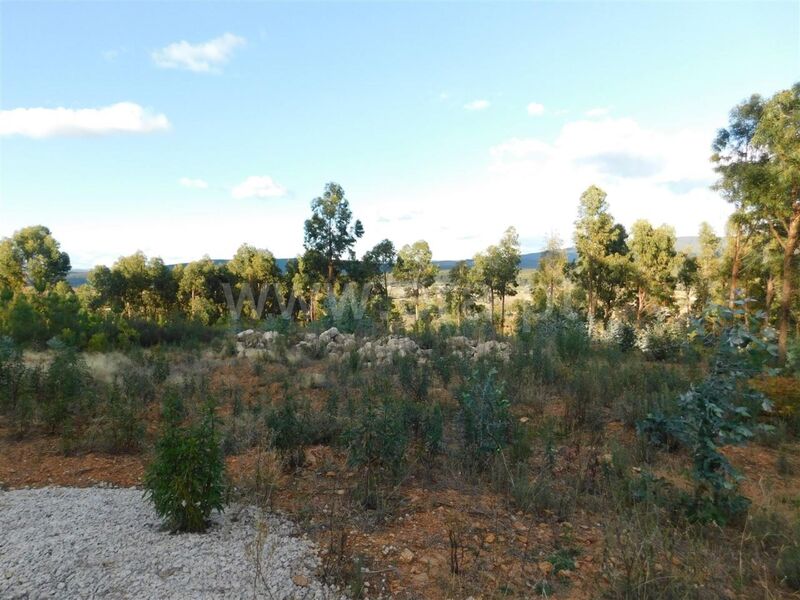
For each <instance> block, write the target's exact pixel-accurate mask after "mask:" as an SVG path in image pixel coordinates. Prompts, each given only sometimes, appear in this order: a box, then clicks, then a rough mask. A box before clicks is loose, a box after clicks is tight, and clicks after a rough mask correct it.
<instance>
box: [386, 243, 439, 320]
mask: <svg viewBox="0 0 800 600" xmlns="http://www.w3.org/2000/svg"><path fill="white" fill-rule="evenodd" d="M432 257H433V254H432V253H431V249H430V246H428V242H426V241H424V240H419V241H417V242H414V243H413V244H412V245H411V246H409V245H408V244H406V245H405V246H403V247H402V248H400V252H398V253H397V263H396V264H395V266H394V271H393V273H394V277H395V279H397V281H399V282H400V283H403V284H406V286H407V287H408V289H409V292H410V293H411V295H412V296H413V298H414V321H415V322H417V321H419V297H420V294H421V292H422V290H424V289H427V288H429V287H431V286H432V285H433V282H434V281H436V274H437V273H438V272H439V268H438V267H437V266H436V265H434V264H433V263H432V262H431V258H432Z"/></svg>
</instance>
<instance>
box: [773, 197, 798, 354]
mask: <svg viewBox="0 0 800 600" xmlns="http://www.w3.org/2000/svg"><path fill="white" fill-rule="evenodd" d="M798 238H800V201H798V202H795V208H794V214H793V215H792V220H791V221H790V222H789V232H788V235H787V237H786V245H785V246H784V247H783V286H782V289H781V307H780V323H779V326H778V360H779V361H780V364H784V363H785V362H786V347H787V345H788V342H789V321H790V320H791V318H792V292H793V291H794V290H793V287H794V286H793V284H794V275H795V273H794V265H793V261H794V252H795V250H796V249H797V244H798Z"/></svg>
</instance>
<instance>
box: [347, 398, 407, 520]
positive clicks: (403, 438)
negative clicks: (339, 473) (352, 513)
mask: <svg viewBox="0 0 800 600" xmlns="http://www.w3.org/2000/svg"><path fill="white" fill-rule="evenodd" d="M345 438H346V439H347V448H348V460H349V462H350V464H351V465H352V466H354V467H357V468H358V469H359V470H360V484H359V490H358V493H359V496H360V498H361V503H362V504H363V505H364V507H365V508H369V509H373V510H374V509H377V508H380V507H381V505H382V504H383V502H382V499H383V498H382V495H381V492H382V491H383V490H384V489H385V487H386V486H387V485H391V484H393V483H395V482H397V481H398V480H399V478H400V476H401V475H402V474H403V471H404V469H405V466H406V460H405V456H406V448H407V445H408V435H407V432H406V427H405V422H404V416H403V411H402V409H401V407H400V406H398V405H397V404H396V403H392V402H386V403H384V404H383V405H382V406H380V407H379V408H375V407H373V406H372V405H370V404H367V406H366V409H365V410H364V411H363V412H362V413H361V415H360V416H359V418H358V419H357V420H356V422H355V423H354V424H353V426H352V427H351V428H350V430H349V431H347V433H346V434H345Z"/></svg>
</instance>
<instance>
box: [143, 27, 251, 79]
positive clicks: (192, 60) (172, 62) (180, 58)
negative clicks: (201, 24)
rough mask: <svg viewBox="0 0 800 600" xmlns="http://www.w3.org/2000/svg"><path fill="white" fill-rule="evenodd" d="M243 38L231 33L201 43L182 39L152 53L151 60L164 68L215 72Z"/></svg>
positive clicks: (241, 43)
mask: <svg viewBox="0 0 800 600" xmlns="http://www.w3.org/2000/svg"><path fill="white" fill-rule="evenodd" d="M244 43H245V39H244V38H243V37H239V36H238V35H233V34H232V33H224V34H223V35H221V36H219V37H218V38H214V39H213V40H209V41H208V42H203V43H201V44H190V43H189V42H187V41H185V40H183V41H180V42H175V43H173V44H170V45H169V46H166V47H164V48H161V49H160V50H156V51H155V52H153V53H152V57H153V61H154V62H155V63H156V65H158V66H159V67H163V68H165V69H186V70H188V71H194V72H196V73H215V72H219V70H220V68H221V67H222V66H223V65H224V64H225V63H227V62H228V61H229V60H230V58H231V55H232V54H233V51H234V50H235V49H236V48H238V47H239V46H242V45H244Z"/></svg>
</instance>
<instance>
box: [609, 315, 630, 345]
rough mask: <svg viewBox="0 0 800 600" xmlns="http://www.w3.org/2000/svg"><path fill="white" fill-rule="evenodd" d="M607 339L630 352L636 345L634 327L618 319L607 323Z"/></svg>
mask: <svg viewBox="0 0 800 600" xmlns="http://www.w3.org/2000/svg"><path fill="white" fill-rule="evenodd" d="M607 336H608V341H609V342H611V343H612V344H614V345H615V346H616V347H617V348H619V349H620V350H622V351H623V352H630V351H631V350H633V349H634V348H635V347H636V328H635V327H634V326H633V325H632V324H630V323H628V322H627V321H622V320H620V319H614V320H612V321H611V322H610V323H609V324H608V330H607Z"/></svg>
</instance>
